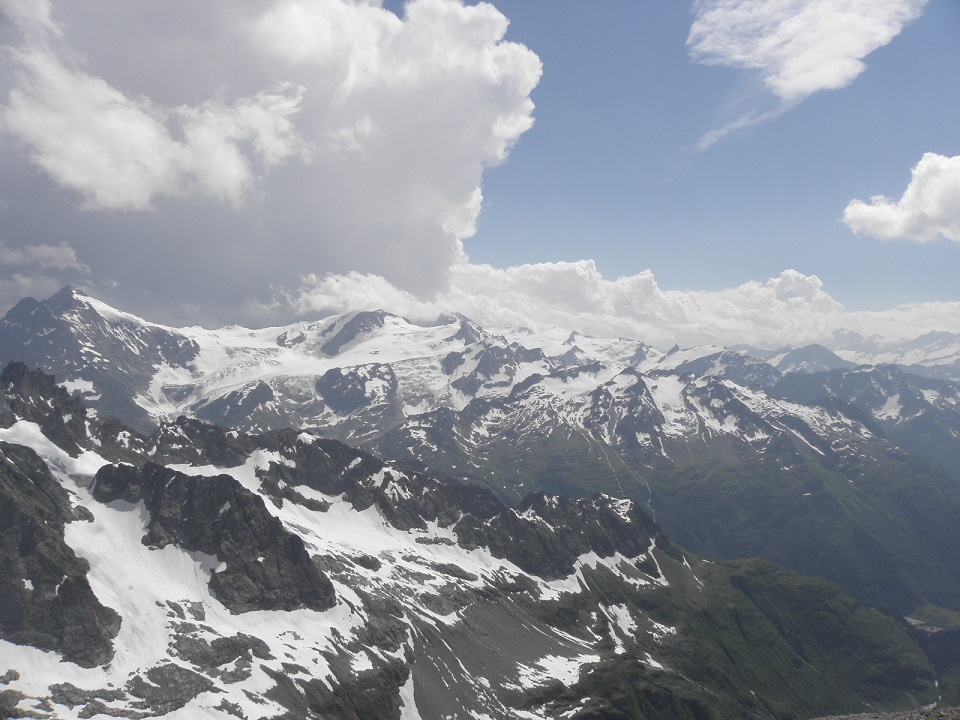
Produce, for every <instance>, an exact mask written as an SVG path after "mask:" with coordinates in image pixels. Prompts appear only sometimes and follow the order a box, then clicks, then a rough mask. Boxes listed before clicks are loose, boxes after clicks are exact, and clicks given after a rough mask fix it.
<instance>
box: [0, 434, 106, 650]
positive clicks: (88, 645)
mask: <svg viewBox="0 0 960 720" xmlns="http://www.w3.org/2000/svg"><path fill="white" fill-rule="evenodd" d="M73 519H74V513H73V511H72V510H71V506H70V499H69V497H68V496H67V493H66V491H65V490H64V489H63V488H62V487H61V486H60V484H59V483H58V482H57V481H56V480H55V479H54V478H53V477H52V476H51V475H50V473H49V471H48V470H47V468H46V465H45V464H44V463H43V461H42V460H41V459H40V458H39V457H38V456H37V455H36V453H34V452H33V451H32V450H30V449H28V448H25V447H23V446H22V445H10V444H8V443H4V442H0V637H3V639H5V640H9V641H10V642H13V643H17V644H21V645H33V646H35V647H39V648H43V649H45V650H55V651H58V652H61V653H63V656H64V658H66V659H67V660H70V661H71V662H75V663H77V664H78V665H81V666H83V667H94V666H96V665H102V664H104V663H106V662H109V661H110V659H111V658H112V657H113V646H112V643H111V641H112V640H113V638H114V637H116V635H117V633H118V632H119V631H120V617H119V616H118V615H117V614H116V613H115V612H114V611H113V610H111V609H110V608H107V607H104V606H103V605H101V604H100V601H99V600H98V599H97V596H96V595H95V594H94V593H93V591H92V589H91V588H90V583H89V581H88V580H87V571H88V570H89V565H88V564H87V562H86V560H83V559H82V558H79V557H77V555H76V554H75V553H74V552H73V550H72V549H71V548H70V547H69V546H68V545H67V544H66V541H65V540H64V524H65V523H67V522H70V521H71V520H73Z"/></svg>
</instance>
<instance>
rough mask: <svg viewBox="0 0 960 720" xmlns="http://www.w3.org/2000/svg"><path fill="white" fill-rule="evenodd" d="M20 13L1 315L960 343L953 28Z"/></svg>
mask: <svg viewBox="0 0 960 720" xmlns="http://www.w3.org/2000/svg"><path fill="white" fill-rule="evenodd" d="M0 13H2V14H0V312H3V311H6V309H8V308H9V307H11V306H12V305H13V304H15V303H16V302H17V301H18V300H19V299H20V298H22V297H24V296H28V295H30V296H34V297H37V298H44V297H47V296H49V295H51V294H52V293H53V292H55V291H56V290H57V289H59V288H60V287H61V286H62V285H64V284H67V283H69V284H72V285H74V286H75V287H77V288H79V289H81V290H82V291H84V292H88V293H89V294H91V295H94V296H96V297H98V298H100V299H102V300H104V301H106V302H108V303H110V304H113V305H115V306H117V307H120V308H122V309H124V310H127V311H130V312H134V313H136V314H138V315H141V316H143V317H145V318H148V319H150V320H154V321H157V322H163V323H166V324H171V325H177V326H183V325H189V324H203V325H206V326H208V327H212V326H217V325H221V324H226V323H238V324H243V325H247V326H264V325H278V324H285V323H289V322H293V321H295V320H298V319H312V318H317V317H321V316H325V315H329V314H332V313H336V312H347V311H351V310H360V309H372V308H378V307H382V308H384V309H387V310H389V311H392V312H395V313H398V314H401V315H404V316H406V317H408V318H410V319H413V320H415V321H420V322H425V321H428V320H430V319H432V318H435V317H436V316H437V315H439V314H440V313H441V312H449V311H457V312H461V313H464V314H466V315H468V316H470V317H472V318H473V319H475V320H477V321H478V322H480V323H481V324H484V325H488V326H491V327H508V326H518V325H523V326H527V327H531V328H536V329H539V328H543V327H549V326H552V325H556V326H559V327H562V328H569V329H571V330H573V329H576V330H578V331H580V332H586V333H590V334H595V335H606V336H611V335H612V336H617V335H621V336H627V337H633V338H637V339H641V340H645V341H647V342H650V343H651V344H654V345H659V346H669V345H672V344H673V343H674V342H679V343H680V344H681V345H692V344H697V343H708V342H709V343H718V344H737V343H751V344H757V345H764V346H768V347H776V346H778V345H783V344H791V345H797V344H802V343H805V342H811V341H817V342H822V341H826V340H827V339H829V338H830V337H831V336H832V334H833V333H835V332H836V331H837V330H840V329H849V330H853V331H856V332H860V333H862V334H864V335H873V334H881V335H884V336H886V337H890V338H894V339H897V338H900V339H905V338H909V337H914V336H917V335H920V334H922V333H925V332H929V331H937V330H946V331H951V332H960V283H958V282H957V277H958V274H960V72H956V69H957V68H960V4H958V3H957V2H956V0H694V1H690V2H687V1H686V0H651V1H649V2H635V1H633V0H607V1H606V2H604V3H602V4H601V3H588V2H585V1H579V2H575V1H574V0H494V2H493V3H492V4H491V3H474V2H469V3H464V2H460V1H459V0H409V1H407V2H402V1H401V0H386V2H382V3H381V2H378V0H270V1H269V2H267V1H264V2H252V1H251V2H233V1H228V0H211V2H205V3H195V2H193V0H144V1H143V2H137V3H129V2H126V1H125V0H69V1H67V0H61V1H59V2H54V1H52V0H0Z"/></svg>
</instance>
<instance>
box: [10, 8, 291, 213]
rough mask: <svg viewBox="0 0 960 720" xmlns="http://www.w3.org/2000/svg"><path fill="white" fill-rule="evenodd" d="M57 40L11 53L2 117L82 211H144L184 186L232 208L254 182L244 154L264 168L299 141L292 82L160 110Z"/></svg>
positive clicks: (41, 38)
mask: <svg viewBox="0 0 960 720" xmlns="http://www.w3.org/2000/svg"><path fill="white" fill-rule="evenodd" d="M30 27H36V24H33V25H31V26H30ZM57 37H58V35H55V34H54V33H51V32H47V33H37V34H34V35H33V36H32V37H31V42H30V43H29V44H28V45H27V46H26V47H23V48H20V49H18V50H14V51H13V52H12V57H13V58H14V59H15V61H16V62H17V65H18V67H19V76H18V83H17V86H16V87H15V88H14V89H13V90H12V91H11V93H10V96H9V98H8V100H7V103H6V106H5V107H3V108H2V109H0V121H2V124H3V127H4V128H5V129H6V131H7V132H9V133H10V134H11V135H13V136H14V137H16V138H17V139H18V140H20V141H21V142H22V143H24V145H26V147H27V148H29V153H30V157H31V159H32V160H33V162H34V163H36V164H37V165H38V166H40V167H41V168H43V169H44V171H46V173H47V174H48V175H49V176H50V177H51V179H52V180H53V181H54V182H56V183H57V184H59V185H61V186H63V187H65V188H69V189H71V190H75V191H77V192H79V193H80V195H81V197H82V198H83V203H84V206H85V207H86V208H89V209H98V210H99V209H120V210H143V209H147V208H149V207H151V205H152V203H153V200H154V198H155V197H157V196H163V195H168V196H181V195H187V194H190V193H192V192H197V193H199V194H202V195H208V196H211V197H215V198H220V199H225V200H229V201H231V202H232V203H233V204H235V205H237V204H239V203H240V202H241V201H242V200H243V198H244V196H245V195H246V194H247V193H248V192H249V191H250V190H251V189H252V187H253V183H254V169H253V163H252V158H251V155H253V156H256V157H257V158H258V159H259V160H260V162H262V163H263V164H264V165H272V164H277V163H279V162H281V161H282V160H284V159H285V158H286V157H288V156H289V155H291V154H293V152H294V151H295V150H296V149H297V148H298V146H299V142H298V139H297V138H296V135H295V133H294V132H293V128H292V124H291V122H290V116H291V115H292V114H294V113H295V112H296V111H297V109H298V108H297V106H298V104H299V99H300V90H299V89H298V88H291V87H281V88H279V89H278V90H276V91H274V92H263V93H259V94H257V95H256V96H255V97H252V98H241V99H239V100H238V101H236V102H235V103H233V104H227V103H224V102H223V101H220V100H210V101H207V102H205V103H203V104H201V105H199V106H194V107H190V106H180V107H174V108H163V107H161V106H159V105H158V104H156V103H154V102H152V101H150V100H149V99H148V98H146V97H143V96H139V97H137V96H130V95H128V94H126V93H123V92H121V91H120V90H118V89H116V88H114V87H112V86H111V85H110V84H109V83H107V82H106V81H104V80H103V79H102V78H99V77H95V76H92V75H90V74H88V73H87V72H85V71H84V70H83V69H82V68H81V67H79V65H78V64H77V63H76V62H75V61H71V60H69V59H64V57H62V54H67V55H68V53H65V52H64V51H63V50H62V49H61V52H60V53H58V52H57V49H58V48H57V45H58V41H57ZM175 132H176V133H177V135H179V136H180V137H177V136H176V135H175V134H174V133H175ZM247 143H249V144H250V145H252V148H253V152H252V153H251V152H249V151H247V150H246V148H245V147H244V145H245V144H247Z"/></svg>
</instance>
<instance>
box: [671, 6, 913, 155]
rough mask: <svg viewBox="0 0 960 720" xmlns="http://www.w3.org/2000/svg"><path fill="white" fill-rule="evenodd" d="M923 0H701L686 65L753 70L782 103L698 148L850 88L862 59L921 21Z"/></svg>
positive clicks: (730, 126)
mask: <svg viewBox="0 0 960 720" xmlns="http://www.w3.org/2000/svg"><path fill="white" fill-rule="evenodd" d="M926 4H927V0H700V1H699V2H698V3H697V4H696V15H695V18H694V21H693V24H692V26H691V28H690V34H689V36H688V37H687V48H688V51H689V53H690V57H691V59H693V60H694V61H695V62H698V63H703V64H706V65H723V66H726V67H732V68H739V69H743V70H754V71H757V72H758V73H759V75H760V78H761V79H762V81H763V84H764V86H765V87H766V89H767V90H768V91H770V92H771V93H773V95H774V96H776V98H777V99H778V100H779V102H780V110H779V111H768V112H759V111H757V110H750V111H748V112H747V113H744V114H743V115H741V116H740V117H739V118H737V119H736V120H734V121H733V122H730V123H728V124H726V125H724V126H723V127H721V128H720V129H718V130H714V131H711V132H710V133H708V134H707V135H705V136H704V138H703V139H702V140H701V142H700V147H701V149H704V148H706V147H709V146H710V145H712V144H713V143H715V142H716V141H717V140H718V139H719V138H720V137H722V136H723V135H725V134H727V133H729V132H731V131H733V130H737V129H739V128H742V127H746V126H748V125H754V124H757V123H759V122H763V121H765V120H769V119H771V118H773V117H776V116H777V115H778V114H779V113H780V112H782V111H783V110H786V109H789V108H792V107H793V106H795V105H796V104H797V103H799V102H801V101H802V100H804V99H805V98H807V97H809V96H810V95H812V94H813V93H816V92H820V91H821V90H837V89H839V88H843V87H846V86H847V85H849V84H850V83H852V82H853V81H854V80H855V79H856V78H857V77H858V76H859V75H860V74H861V73H862V72H863V71H864V70H865V69H866V64H865V63H864V61H863V60H864V58H865V57H866V56H867V55H869V54H870V53H872V52H873V51H874V50H876V49H877V48H880V47H883V46H884V45H886V44H887V43H889V42H890V41H891V40H893V38H895V37H896V36H897V35H899V34H900V31H901V30H902V29H903V27H904V25H906V24H907V23H909V22H910V21H912V20H915V19H916V18H918V17H919V16H920V15H921V14H922V12H923V9H924V7H925V5H926Z"/></svg>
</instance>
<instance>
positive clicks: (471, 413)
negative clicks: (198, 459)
mask: <svg viewBox="0 0 960 720" xmlns="http://www.w3.org/2000/svg"><path fill="white" fill-rule="evenodd" d="M828 345H829V347H828V346H822V345H807V346H803V347H798V348H777V349H770V350H765V349H760V348H752V347H746V346H737V347H732V348H720V347H697V348H687V349H681V348H678V347H675V348H672V349H670V350H668V351H664V350H660V349H656V348H652V347H650V346H647V345H645V344H644V343H643V342H641V341H639V340H628V339H623V338H618V339H601V338H592V337H588V336H585V335H582V334H579V333H577V332H575V331H572V330H570V329H563V330H552V331H547V332H539V333H534V332H531V331H528V330H523V329H514V330H510V331H497V332H493V331H490V330H488V329H484V328H482V327H480V326H478V325H477V324H476V323H474V322H472V321H471V320H469V319H468V318H466V317H463V316H459V315H446V316H442V317H440V318H438V320H437V321H436V323H435V324H434V325H432V326H429V327H424V326H420V325H415V324H412V323H410V322H408V321H406V320H404V319H403V318H401V317H398V316H396V315H392V314H390V313H388V312H385V311H373V312H358V313H350V314H347V315H341V316H336V317H332V318H326V319H324V320H320V321H317V322H301V323H296V324H293V325H290V326H285V327H278V328H268V329H260V330H250V329H245V328H239V327H228V328H221V329H218V330H207V329H203V328H170V327H165V326H161V325H157V324H154V323H150V322H147V321H145V320H142V319H140V318H138V317H135V316H133V315H130V314H127V313H124V312H122V311H119V310H116V309H114V308H111V307H109V306H107V305H105V304H103V303H102V302H100V301H98V300H95V299H93V298H90V297H86V296H83V295H81V294H79V293H77V292H75V291H74V290H72V289H70V288H65V289H64V290H62V291H60V292H59V293H57V294H56V295H55V296H53V297H51V298H49V299H48V300H45V301H36V300H33V299H29V298H28V299H25V300H23V301H22V302H21V303H19V304H18V305H17V306H16V307H15V308H13V309H12V310H11V311H10V312H8V313H7V315H6V316H5V317H4V318H3V320H2V321H0V362H3V363H6V362H8V361H20V362H23V363H26V365H27V366H29V367H30V368H37V369H42V370H43V371H45V372H48V373H52V374H53V375H54V376H55V377H56V380H57V382H58V383H60V385H61V386H62V387H63V388H65V389H66V390H67V391H68V392H69V393H71V394H72V395H73V396H74V397H75V399H78V400H82V401H83V403H84V405H85V407H87V408H89V410H88V411H85V412H87V413H88V415H87V416H86V417H87V418H88V419H90V418H100V419H102V420H103V422H104V423H106V425H105V426H107V427H110V423H109V422H107V421H106V418H107V417H115V418H118V419H119V420H120V421H121V422H122V423H124V424H126V425H128V426H130V430H129V431H126V432H130V433H134V432H139V433H142V434H144V435H149V434H150V433H154V432H156V430H157V428H158V427H162V428H170V427H193V426H192V425H191V424H190V423H191V422H193V421H203V422H207V423H214V424H216V425H218V426H221V427H224V428H230V429H232V430H234V431H236V432H237V433H252V434H254V435H256V436H264V433H266V434H267V435H266V436H269V435H270V433H284V432H295V433H300V432H306V433H309V434H310V435H311V436H312V435H318V436H323V437H326V438H331V439H335V440H339V441H342V442H345V443H347V444H348V445H351V446H354V447H357V448H360V449H362V450H365V451H368V452H372V453H374V454H375V455H377V456H380V457H383V458H385V459H386V460H387V461H389V462H392V463H394V467H395V468H397V469H398V470H397V471H398V472H401V471H402V472H404V473H406V474H407V476H414V475H417V476H420V475H422V476H424V477H432V478H438V479H441V480H443V481H444V483H447V484H449V483H458V484H465V486H467V487H470V486H473V487H477V488H479V489H478V490H477V492H480V491H481V490H483V491H484V492H490V493H492V494H491V495H490V497H491V498H496V502H497V503H507V504H508V505H513V506H514V507H516V508H526V507H527V504H528V503H530V502H532V501H531V500H530V498H531V497H534V498H536V497H541V498H542V497H545V496H544V493H546V494H547V495H549V496H553V495H559V496H565V497H568V498H572V499H576V498H581V499H588V498H596V497H598V495H597V493H603V494H604V496H607V497H618V498H624V499H625V500H629V501H631V502H632V505H631V507H634V508H636V510H637V512H640V511H642V512H643V513H646V514H647V515H649V516H650V522H651V523H652V522H654V520H655V522H656V527H657V528H658V532H659V528H662V529H663V531H665V533H666V535H669V537H670V538H671V539H672V540H673V541H674V542H676V543H678V544H679V545H680V546H682V547H685V548H687V549H688V550H689V551H692V552H693V553H696V554H697V555H699V556H702V557H705V558H707V559H709V560H713V561H715V562H719V561H729V560H732V559H734V558H742V557H747V556H760V557H763V558H766V559H767V560H769V561H773V562H775V563H779V564H781V565H784V566H786V567H788V568H791V569H792V570H795V571H797V572H800V573H803V574H804V575H807V576H821V577H824V578H827V579H828V580H831V581H833V582H836V583H838V584H839V585H841V586H842V587H843V588H844V589H845V590H846V591H847V592H848V593H850V594H851V595H852V596H853V597H854V598H856V599H857V600H858V601H860V602H863V603H867V604H869V605H872V606H874V607H877V608H880V609H882V610H883V611H885V612H887V613H890V614H893V615H896V616H899V617H908V618H909V619H910V622H911V623H912V624H913V625H914V627H916V628H925V629H927V630H929V632H926V633H925V634H922V635H921V636H918V637H920V639H921V640H923V641H924V642H927V641H928V640H929V639H930V638H932V637H933V636H934V635H935V634H936V633H934V632H933V631H935V630H938V629H940V630H941V634H940V635H939V638H940V639H941V640H942V639H943V638H944V637H948V636H947V635H943V634H942V632H952V630H950V628H952V627H953V625H954V623H955V618H960V615H957V613H960V523H958V522H957V518H960V336H956V335H950V334H947V333H936V334H931V335H926V336H923V337H921V338H918V339H917V340H916V341H914V342H911V343H906V344H900V345H899V346H895V345H894V344H892V343H887V342H885V341H883V340H882V339H879V338H862V337H859V336H855V335H852V334H839V335H837V336H835V337H834V338H833V340H832V341H831V343H828ZM181 416H182V417H183V418H184V419H182V420H179V421H178V420H176V419H177V418H178V417H181ZM171 423H173V424H171ZM197 427H201V426H199V425H198V426H197ZM202 427H206V426H202ZM166 432H169V430H168V431H166ZM131 437H132V436H131ZM238 437H241V435H238ZM191 442H193V441H192V440H191ZM240 460H242V458H238V457H234V458H233V459H232V461H236V462H238V463H240ZM241 464H242V463H241ZM444 486H446V485H444ZM583 501H585V500H583ZM571 502H572V500H571ZM504 507H506V506H504ZM205 552H206V551H205ZM705 567H711V568H712V567H714V566H712V565H709V564H707V565H705ZM697 577H700V575H699V574H698V575H697ZM956 624H957V625H960V621H958V622H956ZM941 644H942V643H941ZM938 647H939V646H938ZM938 652H939V651H938ZM937 657H938V658H939V660H938V663H939V667H938V670H940V671H943V672H942V673H941V691H942V692H943V693H944V694H945V696H947V697H950V696H951V695H950V693H957V695H958V698H960V672H957V673H956V675H957V677H955V678H954V677H953V676H952V675H951V674H950V673H951V672H953V671H952V670H949V669H948V668H951V667H953V663H960V657H953V656H952V655H951V654H950V652H949V651H946V652H945V654H943V653H941V654H939V655H937ZM958 667H960V665H958ZM944 673H945V674H944ZM611 717H613V716H612V715H611ZM678 717H680V716H678Z"/></svg>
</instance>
